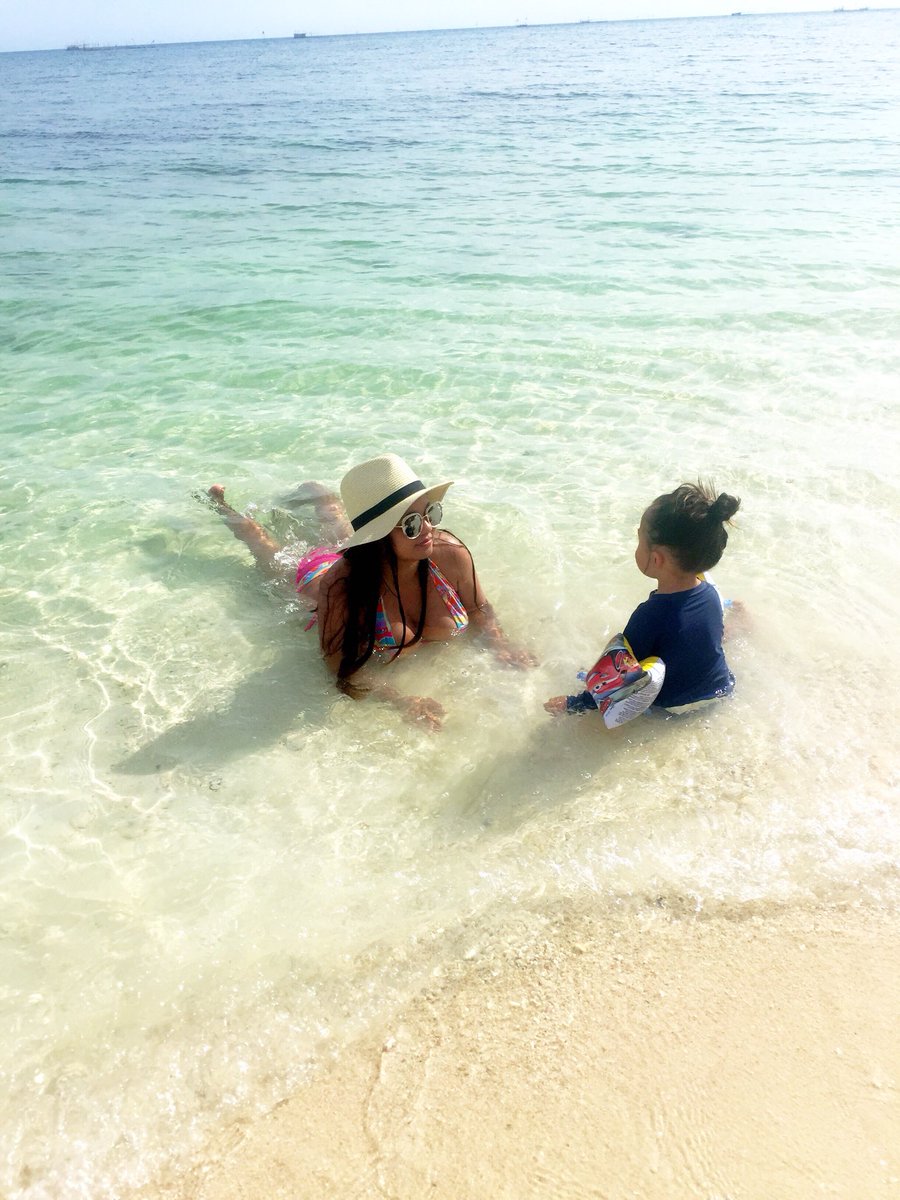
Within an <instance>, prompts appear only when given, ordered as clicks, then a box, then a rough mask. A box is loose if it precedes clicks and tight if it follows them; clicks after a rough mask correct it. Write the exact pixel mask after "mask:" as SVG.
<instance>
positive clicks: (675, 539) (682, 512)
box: [646, 481, 741, 574]
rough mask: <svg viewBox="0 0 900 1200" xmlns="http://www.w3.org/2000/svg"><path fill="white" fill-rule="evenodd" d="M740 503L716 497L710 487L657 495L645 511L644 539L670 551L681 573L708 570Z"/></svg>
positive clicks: (721, 548) (694, 486)
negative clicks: (729, 521)
mask: <svg viewBox="0 0 900 1200" xmlns="http://www.w3.org/2000/svg"><path fill="white" fill-rule="evenodd" d="M740 506H741V502H740V500H738V499H737V497H735V496H729V495H727V493H725V492H721V493H720V494H719V495H718V496H717V495H716V492H715V489H714V488H713V487H712V485H711V484H708V483H703V482H702V481H699V482H697V483H683V484H682V485H681V487H677V488H676V489H675V491H674V492H668V493H667V494H666V495H665V496H657V498H656V499H655V500H654V501H653V503H652V504H651V505H650V507H649V508H648V509H647V512H646V521H647V526H646V528H647V540H648V541H649V542H650V545H651V546H665V547H666V548H667V549H669V550H671V552H672V554H673V555H674V557H675V560H676V561H677V563H678V565H679V566H680V567H681V569H682V570H683V571H695V572H697V573H698V574H699V573H700V572H701V571H708V570H709V569H710V568H711V567H714V566H715V565H716V563H717V562H718V561H719V559H720V558H721V557H722V553H723V551H724V549H725V545H726V543H727V542H728V531H727V530H726V528H725V524H724V523H725V522H726V521H728V520H730V519H731V518H732V517H733V516H734V514H735V513H736V512H737V510H738V509H739V508H740Z"/></svg>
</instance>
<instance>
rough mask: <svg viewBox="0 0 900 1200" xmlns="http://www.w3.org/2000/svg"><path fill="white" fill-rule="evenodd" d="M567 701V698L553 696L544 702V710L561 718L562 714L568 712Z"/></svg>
mask: <svg viewBox="0 0 900 1200" xmlns="http://www.w3.org/2000/svg"><path fill="white" fill-rule="evenodd" d="M566 699H567V697H565V696H551V697H550V699H549V700H545V701H544V708H545V709H546V710H547V712H548V713H553V715H554V716H559V714H560V713H565V712H566Z"/></svg>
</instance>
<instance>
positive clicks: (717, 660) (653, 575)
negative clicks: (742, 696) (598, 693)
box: [544, 483, 741, 713]
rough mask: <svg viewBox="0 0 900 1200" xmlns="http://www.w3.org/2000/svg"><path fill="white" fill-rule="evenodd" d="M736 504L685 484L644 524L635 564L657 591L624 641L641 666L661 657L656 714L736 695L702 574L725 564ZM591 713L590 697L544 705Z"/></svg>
mask: <svg viewBox="0 0 900 1200" xmlns="http://www.w3.org/2000/svg"><path fill="white" fill-rule="evenodd" d="M740 503H741V502H740V500H738V499H736V498H735V497H734V496H729V495H726V494H725V493H724V492H722V493H721V494H720V495H719V496H716V494H715V492H713V491H711V490H710V488H709V487H708V486H705V485H703V484H702V483H697V484H694V483H683V484H682V485H681V487H678V488H676V489H675V491H674V492H669V493H667V494H666V495H664V496H658V497H657V499H656V500H654V501H653V503H652V504H651V505H650V507H649V508H648V509H647V510H646V512H645V513H644V515H643V517H642V518H641V524H640V528H639V529H638V544H637V550H635V552H634V561H635V562H636V563H637V567H638V570H639V571H640V572H641V573H642V574H643V575H647V576H648V577H649V578H650V579H655V580H656V582H657V588H656V590H655V591H653V592H651V593H650V597H649V599H647V600H645V601H644V603H643V604H639V605H638V607H637V608H636V609H635V610H634V612H633V613H632V614H631V617H630V618H629V620H628V624H627V625H626V626H625V631H624V637H625V640H626V641H627V643H628V645H629V646H630V647H631V650H632V653H633V654H634V657H635V658H636V659H637V660H638V662H640V661H641V660H643V659H646V658H650V657H658V658H660V659H662V661H663V662H664V663H665V680H664V682H663V685H662V688H661V689H660V691H659V693H658V695H657V696H656V698H655V699H654V701H653V707H656V708H662V709H667V710H670V711H671V710H676V711H677V710H680V709H682V708H683V707H684V706H686V705H693V704H696V703H697V702H698V701H703V700H714V699H717V698H718V697H720V696H728V695H730V693H731V692H732V690H733V688H734V676H733V675H732V674H731V672H730V671H729V669H728V664H727V663H726V661H725V655H724V653H723V651H722V636H723V632H724V622H723V611H722V602H721V600H720V598H719V593H718V592H717V590H716V588H715V587H714V586H713V585H712V584H711V583H708V582H707V581H706V580H705V579H703V578H702V573H703V572H704V571H708V570H710V568H712V567H714V566H715V565H716V563H717V562H718V561H719V559H720V558H721V557H722V552H723V551H724V549H725V544H726V542H727V541H728V532H727V530H726V529H725V522H727V521H729V520H730V518H731V517H733V516H734V514H735V513H736V512H737V510H738V508H739V507H740ZM632 665H634V664H632ZM596 707H597V702H596V701H595V699H594V696H593V695H592V694H591V692H589V691H585V692H582V693H581V694H580V695H578V696H554V697H553V698H552V699H550V700H548V701H547V702H546V703H545V705H544V708H546V710H547V711H548V712H551V713H563V712H576V713H577V712H586V711H588V710H590V709H594V708H596Z"/></svg>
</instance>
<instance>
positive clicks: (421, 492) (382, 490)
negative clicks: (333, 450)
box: [341, 454, 452, 549]
mask: <svg viewBox="0 0 900 1200" xmlns="http://www.w3.org/2000/svg"><path fill="white" fill-rule="evenodd" d="M451 484H452V480H451V481H450V482H448V483H437V484H435V485H434V487H426V486H425V484H424V483H423V482H422V480H421V479H419V477H418V476H417V475H416V473H415V471H414V470H413V469H412V467H410V466H408V465H407V464H406V463H405V462H404V461H403V459H402V458H399V457H398V456H397V455H396V454H380V455H379V456H378V457H377V458H370V459H369V460H368V462H364V463H360V464H359V466H356V467H351V468H350V470H349V471H348V472H347V474H346V475H345V476H344V478H343V479H342V480H341V499H342V500H343V502H344V508H345V509H346V510H347V516H348V517H349V519H350V524H351V525H352V526H353V536H352V537H351V538H350V540H349V541H348V542H347V543H346V545H345V547H344V548H345V549H349V547H350V546H362V545H365V543H367V542H377V541H378V540H379V539H380V538H383V537H387V535H388V534H389V533H390V532H391V530H392V529H393V528H394V526H395V525H396V524H397V523H398V522H399V520H400V518H401V517H402V516H403V514H404V513H405V512H406V510H407V509H408V508H409V506H410V505H411V504H414V503H415V502H416V500H418V499H419V497H420V496H427V497H428V499H429V500H441V499H442V498H443V496H444V493H445V492H446V491H447V488H448V487H450V486H451Z"/></svg>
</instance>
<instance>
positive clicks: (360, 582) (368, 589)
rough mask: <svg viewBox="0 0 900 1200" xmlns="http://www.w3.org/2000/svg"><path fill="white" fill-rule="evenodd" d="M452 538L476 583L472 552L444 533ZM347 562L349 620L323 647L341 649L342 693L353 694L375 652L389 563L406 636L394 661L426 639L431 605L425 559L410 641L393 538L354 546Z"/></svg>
mask: <svg viewBox="0 0 900 1200" xmlns="http://www.w3.org/2000/svg"><path fill="white" fill-rule="evenodd" d="M445 533H447V534H450V536H451V537H452V538H453V539H454V540H455V541H457V542H459V544H460V545H461V546H463V547H464V548H465V550H466V551H467V553H468V555H469V559H470V561H471V562H472V581H473V587H474V584H475V562H474V560H473V559H472V552H471V551H470V550H469V548H468V546H466V544H465V542H463V541H460V539H459V538H457V537H456V534H453V533H450V530H449V529H447V530H442V534H445ZM344 561H345V562H346V564H347V575H346V578H345V579H344V580H343V587H344V602H345V604H346V612H347V619H346V622H345V624H344V628H343V629H342V630H336V631H335V633H334V636H333V637H332V638H331V640H330V642H329V643H328V644H327V645H326V646H324V647H323V649H324V651H325V653H326V655H331V654H334V653H336V652H337V651H338V650H340V653H341V661H340V664H339V665H338V670H337V686H338V687H339V688H340V690H341V691H342V692H346V693H347V694H348V695H352V694H353V693H354V692H356V691H358V690H359V689H357V688H355V687H354V685H353V684H352V683H351V682H350V678H351V676H352V675H355V674H356V672H357V671H359V670H360V669H361V668H362V667H364V666H365V665H366V663H367V662H368V661H369V659H370V658H371V657H372V655H373V654H374V652H375V620H376V617H377V615H378V602H379V600H380V599H381V581H382V579H383V577H384V567H385V564H387V566H388V568H389V570H390V575H391V579H392V581H393V584H394V595H395V596H396V597H397V603H398V604H399V605H400V620H401V621H402V623H403V635H402V637H401V640H400V644H399V646H397V648H396V649H395V650H394V653H393V654H392V655H391V660H390V661H391V662H393V661H394V659H395V658H396V657H397V656H398V654H399V653H400V652H401V650H406V649H408V648H409V647H410V646H414V645H415V644H416V643H417V642H420V641H421V640H422V633H423V631H424V629H425V609H426V607H427V603H428V559H427V558H423V559H422V561H421V562H420V563H419V565H418V568H417V574H418V577H419V589H420V596H421V604H420V610H419V620H418V623H417V625H416V631H415V633H414V634H413V636H412V637H411V638H410V639H409V641H407V640H406V628H407V623H406V612H405V610H404V608H403V600H402V599H401V597H400V580H399V577H398V574H397V555H396V554H395V553H394V547H393V546H392V545H391V539H390V535H389V536H388V537H385V538H382V539H381V540H380V541H377V542H368V543H367V544H365V545H362V546H350V547H349V548H348V549H347V550H345V551H344Z"/></svg>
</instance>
